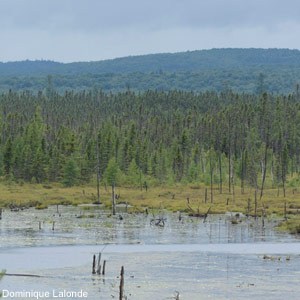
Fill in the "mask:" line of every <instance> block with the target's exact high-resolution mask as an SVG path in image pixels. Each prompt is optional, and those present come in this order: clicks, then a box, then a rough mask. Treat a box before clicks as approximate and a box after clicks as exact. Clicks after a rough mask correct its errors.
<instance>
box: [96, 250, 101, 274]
mask: <svg viewBox="0 0 300 300" xmlns="http://www.w3.org/2000/svg"><path fill="white" fill-rule="evenodd" d="M97 274H98V275H100V274H101V253H99V256H98V264H97Z"/></svg>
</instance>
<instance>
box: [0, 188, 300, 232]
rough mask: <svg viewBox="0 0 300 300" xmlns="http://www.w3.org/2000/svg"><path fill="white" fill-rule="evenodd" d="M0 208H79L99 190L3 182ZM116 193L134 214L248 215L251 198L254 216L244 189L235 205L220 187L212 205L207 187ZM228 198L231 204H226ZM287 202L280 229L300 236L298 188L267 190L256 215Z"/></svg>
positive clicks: (105, 198)
mask: <svg viewBox="0 0 300 300" xmlns="http://www.w3.org/2000/svg"><path fill="white" fill-rule="evenodd" d="M0 190H1V192H0V206H2V207H8V206H9V205H10V204H13V205H16V206H34V207H36V208H37V209H45V208H47V207H48V206H49V205H56V204H60V205H78V204H84V203H86V204H88V203H96V200H97V199H96V188H95V187H94V186H92V185H87V186H74V187H71V188H66V187H64V186H63V185H61V184H48V185H43V184H24V185H22V186H21V185H17V184H9V185H8V184H5V183H0ZM116 194H117V195H120V197H119V198H118V200H117V203H128V204H130V205H132V208H130V210H131V211H143V210H144V208H145V207H149V208H152V207H153V208H154V209H158V208H159V207H160V206H161V207H162V208H164V209H167V210H169V211H173V212H176V211H185V212H191V210H190V209H189V208H188V205H187V199H189V203H190V207H191V208H192V209H193V210H194V211H195V212H198V211H199V213H200V214H204V213H206V212H207V210H208V209H209V207H211V209H210V213H217V214H221V213H225V212H228V211H231V212H242V213H244V214H247V212H248V199H249V198H250V214H251V215H254V190H253V189H252V190H251V189H245V193H244V194H242V193H241V190H240V189H239V188H236V196H235V203H233V200H232V194H230V193H229V192H228V190H224V191H223V193H222V194H220V193H219V191H218V188H217V186H215V188H214V195H213V196H214V197H213V203H211V202H210V189H209V188H207V203H204V202H205V201H204V199H205V186H204V185H177V186H172V187H161V186H160V187H152V188H150V189H148V191H147V192H146V191H145V190H142V191H141V190H140V189H138V188H132V187H120V188H119V187H117V188H116ZM100 198H101V200H100V201H101V202H102V203H104V204H105V206H106V207H111V189H110V188H108V189H107V190H105V188H104V186H101V196H100ZM227 199H229V200H228V205H227ZM285 200H286V201H287V218H288V220H287V221H284V222H282V223H281V224H280V226H279V229H280V230H284V231H289V232H291V233H300V193H299V191H298V190H297V189H295V188H289V189H287V193H286V198H283V195H282V193H280V195H279V196H277V189H271V188H270V189H266V190H265V192H264V196H263V198H262V201H260V200H259V197H258V203H257V204H258V205H257V214H258V216H260V215H261V214H262V210H263V202H264V205H265V214H266V215H271V214H275V215H277V216H278V217H279V218H282V216H283V214H284V201H285Z"/></svg>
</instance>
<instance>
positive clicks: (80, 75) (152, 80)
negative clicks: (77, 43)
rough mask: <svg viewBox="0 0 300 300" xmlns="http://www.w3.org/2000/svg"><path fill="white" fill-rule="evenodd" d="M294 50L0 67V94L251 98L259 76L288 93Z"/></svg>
mask: <svg viewBox="0 0 300 300" xmlns="http://www.w3.org/2000/svg"><path fill="white" fill-rule="evenodd" d="M299 70H300V51H299V50H289V49H211V50H200V51H187V52H179V53H165V54H151V55H141V56H130V57H123V58H116V59H111V60H104V61H94V62H74V63H58V62H53V61H28V60H27V61H20V62H8V63H1V62H0V92H8V91H9V90H10V89H11V90H13V91H15V92H17V91H18V92H22V91H25V90H30V91H32V92H35V93H37V92H38V91H40V90H44V89H45V88H46V86H47V84H48V80H47V76H48V75H51V76H52V83H53V86H54V88H55V90H56V91H57V92H59V93H60V94H62V95H63V94H64V92H65V91H66V90H74V91H76V92H79V91H83V90H85V89H91V88H94V87H96V88H98V89H100V88H101V89H102V90H103V91H104V92H107V93H109V92H113V93H116V92H124V91H126V88H127V87H128V86H130V88H131V90H133V91H136V92H139V91H146V90H149V89H151V90H154V89H157V90H162V91H169V90H174V89H178V90H183V91H191V90H192V91H194V92H205V91H208V90H209V91H210V90H213V91H217V92H220V91H222V90H224V89H231V90H233V91H234V92H238V93H243V92H244V93H256V92H257V87H258V84H259V78H260V74H263V75H264V82H263V83H264V90H266V91H267V92H269V93H274V94H281V93H283V94H289V93H292V92H294V91H295V89H296V85H297V84H299V83H300V75H299V74H300V72H299Z"/></svg>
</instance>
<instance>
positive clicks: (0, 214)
mask: <svg viewBox="0 0 300 300" xmlns="http://www.w3.org/2000/svg"><path fill="white" fill-rule="evenodd" d="M1 219H2V208H0V220H1Z"/></svg>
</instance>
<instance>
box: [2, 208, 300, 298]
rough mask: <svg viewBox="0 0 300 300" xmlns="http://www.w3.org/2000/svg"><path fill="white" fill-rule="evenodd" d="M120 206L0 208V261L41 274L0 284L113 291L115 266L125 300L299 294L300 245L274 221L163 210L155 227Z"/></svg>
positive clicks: (104, 294) (99, 293)
mask: <svg viewBox="0 0 300 300" xmlns="http://www.w3.org/2000/svg"><path fill="white" fill-rule="evenodd" d="M119 210H120V212H119V213H118V215H117V216H110V212H108V211H106V210H104V209H103V208H102V207H101V206H92V207H91V206H89V207H83V206H80V207H71V206H68V207H67V206H60V207H59V212H57V208H56V207H50V208H48V209H46V210H35V209H33V208H32V209H28V210H24V211H20V212H10V211H8V210H5V211H4V213H3V218H2V220H1V221H0V268H5V269H6V270H7V273H10V274H35V275H41V276H44V277H39V278H35V277H15V276H5V277H4V278H3V280H2V281H1V283H0V284H1V289H6V290H9V291H23V290H26V291H49V293H50V297H48V298H47V299H58V298H57V297H54V296H53V294H52V293H53V292H52V291H53V290H55V292H54V295H57V293H58V292H59V291H62V290H67V291H79V290H83V291H86V292H87V293H88V298H87V299H118V289H119V278H118V276H119V274H120V269H121V266H124V268H125V295H126V297H127V299H138V300H148V299H149V300H150V299H151V300H153V299H155V300H156V299H157V300H160V299H162V300H163V299H176V294H178V295H179V296H178V299H187V300H194V299H195V300H196V299H299V293H300V285H299V277H300V243H299V240H298V238H297V237H296V236H291V235H288V234H283V233H279V232H277V231H275V230H274V227H275V226H276V224H277V222H278V220H276V219H268V220H265V222H264V223H265V224H264V225H265V226H264V227H263V226H262V220H260V219H257V220H254V219H253V218H249V219H247V218H245V217H235V214H233V215H232V216H231V215H227V216H224V215H222V216H221V215H211V216H209V217H208V218H207V219H206V221H205V222H203V219H197V218H191V217H188V216H187V215H182V218H181V219H179V214H178V213H174V214H170V213H166V212H165V213H164V216H163V217H164V218H165V226H163V227H159V226H155V225H151V224H153V222H151V219H153V215H152V214H149V215H146V214H127V213H126V212H125V208H119ZM120 216H121V217H120ZM157 217H158V216H155V218H157ZM233 218H234V219H235V220H237V222H234V223H237V224H232V219H233ZM240 221H241V222H240ZM53 222H54V230H52V228H53ZM40 225H41V229H39V226H40ZM99 252H102V259H105V260H106V274H105V276H98V275H92V274H91V271H92V257H93V254H97V253H99ZM266 255H267V256H266ZM55 293H56V294H55ZM51 295H52V296H51ZM6 299H20V298H17V297H7V298H6ZM23 299H35V298H34V297H32V298H23ZM44 299H45V298H44ZM61 299H66V298H61ZM74 299H80V298H74ZM81 299H82V298H81Z"/></svg>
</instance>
